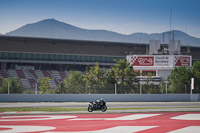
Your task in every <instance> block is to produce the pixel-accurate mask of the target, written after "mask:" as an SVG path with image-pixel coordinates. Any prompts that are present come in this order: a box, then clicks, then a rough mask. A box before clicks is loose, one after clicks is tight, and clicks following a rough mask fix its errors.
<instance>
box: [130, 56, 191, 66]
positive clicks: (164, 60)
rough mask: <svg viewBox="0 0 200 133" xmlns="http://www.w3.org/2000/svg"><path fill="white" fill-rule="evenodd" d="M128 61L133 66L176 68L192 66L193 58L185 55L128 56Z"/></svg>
mask: <svg viewBox="0 0 200 133" xmlns="http://www.w3.org/2000/svg"><path fill="white" fill-rule="evenodd" d="M126 59H127V61H129V62H130V63H131V65H133V66H155V67H174V66H191V65H192V63H191V62H192V57H191V56H185V55H128V56H127V57H126Z"/></svg>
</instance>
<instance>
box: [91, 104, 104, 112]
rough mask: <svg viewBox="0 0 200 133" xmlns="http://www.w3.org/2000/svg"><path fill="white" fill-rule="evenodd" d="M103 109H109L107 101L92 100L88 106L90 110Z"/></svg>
mask: <svg viewBox="0 0 200 133" xmlns="http://www.w3.org/2000/svg"><path fill="white" fill-rule="evenodd" d="M96 110H101V111H102V112H105V111H106V110H107V106H106V102H90V103H89V106H88V112H92V111H96Z"/></svg>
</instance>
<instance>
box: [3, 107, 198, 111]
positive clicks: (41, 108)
mask: <svg viewBox="0 0 200 133" xmlns="http://www.w3.org/2000/svg"><path fill="white" fill-rule="evenodd" d="M176 108H200V107H199V106H198V107H148V108H108V110H139V109H176ZM24 111H45V112H71V111H87V108H63V107H37V108H36V107H35V108H33V107H12V108H10V107H9V108H7V107H6V108H0V112H24Z"/></svg>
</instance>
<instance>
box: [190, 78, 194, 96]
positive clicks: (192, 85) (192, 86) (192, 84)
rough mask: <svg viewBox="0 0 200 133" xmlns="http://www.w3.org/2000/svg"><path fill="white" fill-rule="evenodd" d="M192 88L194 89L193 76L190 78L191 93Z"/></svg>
mask: <svg viewBox="0 0 200 133" xmlns="http://www.w3.org/2000/svg"><path fill="white" fill-rule="evenodd" d="M193 89H194V78H191V94H192V90H193Z"/></svg>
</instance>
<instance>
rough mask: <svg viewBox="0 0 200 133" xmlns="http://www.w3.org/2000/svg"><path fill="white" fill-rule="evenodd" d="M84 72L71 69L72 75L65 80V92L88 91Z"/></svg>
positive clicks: (79, 92)
mask: <svg viewBox="0 0 200 133" xmlns="http://www.w3.org/2000/svg"><path fill="white" fill-rule="evenodd" d="M83 78H84V77H83V74H82V73H81V72H80V71H70V75H69V76H68V77H66V78H65V80H64V82H63V83H64V93H71V94H81V93H86V87H85V83H84V81H83Z"/></svg>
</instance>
